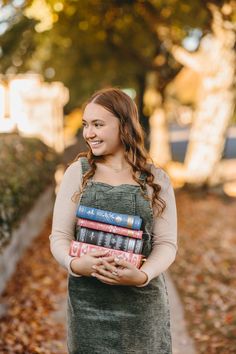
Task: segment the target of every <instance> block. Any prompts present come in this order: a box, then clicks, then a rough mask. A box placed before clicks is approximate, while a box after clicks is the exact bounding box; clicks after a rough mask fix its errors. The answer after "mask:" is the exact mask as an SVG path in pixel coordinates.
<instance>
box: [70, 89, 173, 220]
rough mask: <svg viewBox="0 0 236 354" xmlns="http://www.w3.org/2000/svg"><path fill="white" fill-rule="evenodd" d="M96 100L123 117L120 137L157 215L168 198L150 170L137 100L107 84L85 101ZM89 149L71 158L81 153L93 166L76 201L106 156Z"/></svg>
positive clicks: (84, 179) (138, 180)
mask: <svg viewBox="0 0 236 354" xmlns="http://www.w3.org/2000/svg"><path fill="white" fill-rule="evenodd" d="M91 102H93V103H96V104H99V105H101V106H102V107H103V108H105V109H106V110H108V111H109V112H111V113H112V114H113V115H114V116H115V117H117V118H118V119H119V121H120V139H121V142H122V144H123V147H124V156H125V159H126V161H127V162H128V163H129V164H130V166H131V167H132V176H133V179H134V180H135V181H136V182H137V183H138V184H139V185H140V187H141V191H142V194H143V196H144V197H145V198H147V199H149V200H150V201H151V205H152V208H153V209H154V207H155V208H156V209H157V215H161V214H162V212H163V211H164V209H165V207H166V203H165V201H164V200H163V199H162V198H161V197H160V196H159V194H160V191H161V186H160V185H159V184H157V183H154V175H153V174H152V173H151V171H150V164H149V162H151V159H150V157H149V155H148V153H147V151H146V149H145V147H144V132H143V129H142V127H141V124H140V122H139V116H138V110H137V106H136V104H135V103H134V101H133V100H132V99H131V98H130V97H129V96H128V95H127V94H126V93H124V92H123V91H121V90H120V89H118V88H106V89H102V90H99V91H96V92H95V93H94V94H93V95H92V96H91V97H90V99H89V100H88V101H87V102H86V103H85V105H84V109H85V107H86V106H87V105H88V104H89V103H91ZM88 147H89V150H88V151H87V152H81V153H79V154H78V155H77V156H76V158H75V159H74V160H73V161H72V163H73V162H75V161H77V160H78V159H79V158H80V157H82V156H83V157H86V158H87V159H88V162H89V165H90V167H91V168H90V170H88V171H87V172H86V173H85V174H84V176H83V178H82V190H81V191H80V192H78V193H77V195H76V196H75V195H74V196H73V199H74V201H76V200H78V198H79V196H80V195H81V193H82V192H83V190H84V188H85V187H86V184H87V182H88V180H89V179H90V178H91V177H92V176H93V175H94V174H95V171H96V162H98V161H99V162H103V161H104V156H95V155H93V153H92V150H91V148H90V146H89V145H88ZM140 173H145V174H146V183H147V184H148V185H149V186H150V187H152V189H153V193H152V198H151V199H150V198H149V197H147V196H146V194H144V188H145V182H144V181H142V180H140V179H139V175H140Z"/></svg>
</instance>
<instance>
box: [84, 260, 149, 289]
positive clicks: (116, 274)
mask: <svg viewBox="0 0 236 354" xmlns="http://www.w3.org/2000/svg"><path fill="white" fill-rule="evenodd" d="M114 261H115V265H114V264H112V263H111V262H110V260H108V259H105V258H103V259H101V263H100V264H96V265H93V266H92V268H93V269H94V272H93V273H92V274H91V275H92V276H94V277H96V278H97V279H99V280H100V281H101V282H103V283H106V284H109V285H133V286H137V285H142V284H144V283H145V282H146V281H147V279H148V276H147V274H146V273H144V272H142V271H141V270H139V269H138V268H136V267H135V266H134V265H133V264H131V263H130V262H127V261H125V260H123V259H119V258H115V259H114Z"/></svg>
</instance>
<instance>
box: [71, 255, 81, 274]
mask: <svg viewBox="0 0 236 354" xmlns="http://www.w3.org/2000/svg"><path fill="white" fill-rule="evenodd" d="M78 266H79V257H75V258H74V259H72V261H71V262H70V269H71V271H72V272H73V273H75V274H78V275H79V271H78Z"/></svg>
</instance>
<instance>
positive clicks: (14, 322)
mask: <svg viewBox="0 0 236 354" xmlns="http://www.w3.org/2000/svg"><path fill="white" fill-rule="evenodd" d="M176 199H177V207H178V221H179V250H178V256H177V259H176V262H175V263H174V265H173V266H172V267H171V275H172V277H173V280H174V282H175V284H176V286H177V288H178V290H179V292H180V295H181V299H182V302H183V304H184V308H185V314H186V319H187V324H188V329H189V332H190V334H191V336H192V337H193V339H194V340H195V343H196V347H197V354H198V353H202V354H203V353H204V354H205V353H209V354H211V353H212V354H213V353H217V354H218V353H219V354H233V353H235V352H236V343H235V337H236V308H235V298H236V290H235V289H236V262H235V261H236V252H235V247H236V233H235V230H236V217H235V215H236V214H235V211H236V200H235V199H229V198H225V197H219V196H216V195H213V194H200V193H199V192H198V193H189V192H188V193H187V192H184V191H178V192H177V193H176ZM49 233H50V221H49V222H48V224H47V225H46V226H45V229H44V231H43V232H42V233H41V234H40V235H39V237H38V238H37V239H36V240H35V241H34V243H33V244H32V246H31V247H30V249H28V250H27V251H26V252H25V254H24V257H23V259H22V260H21V261H20V262H19V264H18V267H17V270H16V272H15V274H14V276H13V277H12V279H11V281H10V282H9V284H8V286H7V288H6V290H5V292H4V294H3V296H2V301H1V302H2V303H3V305H4V307H5V310H6V311H5V315H4V317H2V318H1V323H0V332H1V336H0V352H1V353H9V354H17V353H22V354H31V353H32V354H33V353H43V354H64V353H66V350H65V321H66V319H63V318H61V317H60V319H58V317H57V316H55V313H57V312H58V311H59V310H60V306H62V305H61V304H62V303H64V299H65V293H66V273H65V272H64V270H62V269H61V268H60V267H59V266H58V265H57V264H56V262H55V261H54V260H53V258H52V256H51V254H50V251H49V247H48V246H49V244H48V235H49Z"/></svg>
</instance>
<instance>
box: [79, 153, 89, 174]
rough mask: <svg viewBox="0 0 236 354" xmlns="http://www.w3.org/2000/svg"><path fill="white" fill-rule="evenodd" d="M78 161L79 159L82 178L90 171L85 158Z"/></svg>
mask: <svg viewBox="0 0 236 354" xmlns="http://www.w3.org/2000/svg"><path fill="white" fill-rule="evenodd" d="M80 159H81V168H82V175H83V176H84V175H85V173H86V172H87V171H89V170H90V164H89V162H88V159H87V157H85V156H83V157H81V158H80Z"/></svg>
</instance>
